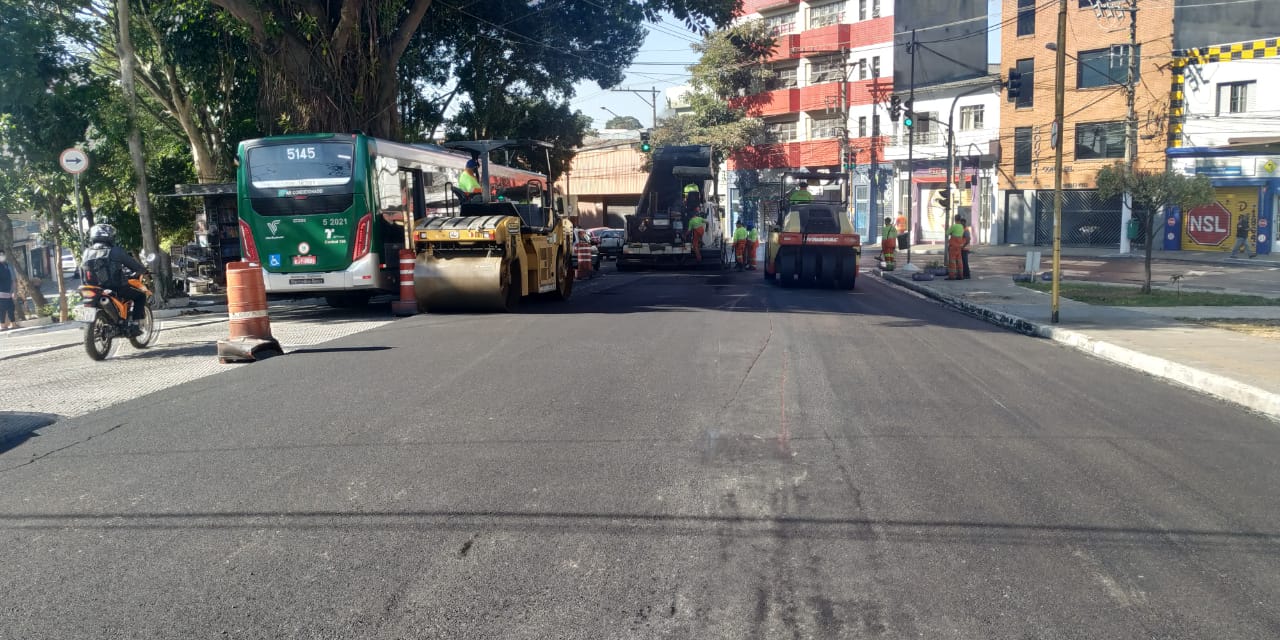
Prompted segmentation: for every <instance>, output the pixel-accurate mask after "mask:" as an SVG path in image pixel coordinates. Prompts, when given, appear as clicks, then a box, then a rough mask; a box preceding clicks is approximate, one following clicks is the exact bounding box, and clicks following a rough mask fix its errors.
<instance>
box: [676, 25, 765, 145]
mask: <svg viewBox="0 0 1280 640" xmlns="http://www.w3.org/2000/svg"><path fill="white" fill-rule="evenodd" d="M773 47H774V39H773V37H772V36H771V35H770V34H769V32H768V30H767V29H766V28H765V26H764V24H763V22H761V21H758V20H757V21H753V22H746V23H742V24H739V25H735V26H733V27H730V28H727V29H722V30H719V31H716V32H714V33H711V34H709V35H708V36H707V37H706V38H705V39H704V40H703V42H701V43H699V44H696V45H694V50H695V51H697V52H698V53H700V54H701V55H700V56H699V59H698V62H697V63H695V64H694V65H693V66H691V67H689V71H690V73H691V76H692V77H691V79H690V85H691V86H692V90H691V91H690V93H689V94H688V95H687V96H686V99H687V101H688V106H689V109H688V111H687V112H684V113H679V114H677V115H675V116H672V117H670V118H666V119H664V120H662V121H661V122H660V123H659V126H658V128H657V130H655V132H654V134H653V140H654V142H655V143H656V144H709V145H712V146H713V147H714V148H715V150H716V161H717V163H719V161H721V160H723V159H724V158H725V157H726V156H727V155H731V154H733V153H735V152H738V151H741V150H743V149H747V148H750V147H753V146H756V145H760V144H763V143H765V142H767V141H768V140H769V136H768V132H767V131H766V129H765V126H764V121H762V120H761V119H760V118H758V117H755V116H753V115H752V113H751V110H752V108H753V107H754V106H755V104H756V103H757V102H758V100H759V97H758V94H759V92H760V90H761V88H762V87H763V83H764V82H765V81H766V80H768V79H769V77H770V73H769V72H768V71H767V70H765V69H764V68H763V66H762V64H763V63H764V62H765V60H766V59H767V58H768V56H769V54H770V53H771V52H772V51H773Z"/></svg>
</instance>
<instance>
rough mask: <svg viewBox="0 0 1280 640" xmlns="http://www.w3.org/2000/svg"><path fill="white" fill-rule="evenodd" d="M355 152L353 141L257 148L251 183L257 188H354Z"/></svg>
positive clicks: (251, 160)
mask: <svg viewBox="0 0 1280 640" xmlns="http://www.w3.org/2000/svg"><path fill="white" fill-rule="evenodd" d="M352 149H353V147H352V144H351V143H350V142H299V143H294V144H278V145H269V146H265V147H255V148H253V149H250V150H249V159H248V162H249V182H250V183H251V184H252V185H253V186H254V188H256V189H274V188H280V187H334V186H338V185H350V184H351V167H352V164H351V158H352ZM326 191H329V190H326Z"/></svg>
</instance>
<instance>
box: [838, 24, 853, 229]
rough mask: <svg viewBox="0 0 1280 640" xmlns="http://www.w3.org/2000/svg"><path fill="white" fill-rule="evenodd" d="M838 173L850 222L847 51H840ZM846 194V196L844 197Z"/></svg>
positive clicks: (851, 191) (850, 191)
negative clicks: (840, 176)
mask: <svg viewBox="0 0 1280 640" xmlns="http://www.w3.org/2000/svg"><path fill="white" fill-rule="evenodd" d="M839 56H840V173H841V174H843V175H844V186H842V187H840V191H841V195H843V196H845V198H846V199H845V202H846V203H847V204H846V205H845V206H847V207H848V208H849V209H848V211H845V215H848V216H850V218H851V221H852V220H855V219H856V218H854V217H853V216H852V212H853V209H854V204H855V203H854V199H853V194H854V190H853V169H851V168H849V167H847V166H845V165H846V162H845V161H846V160H847V159H848V155H849V101H848V100H846V99H845V92H846V90H847V88H848V86H849V53H848V50H847V49H840V53H839ZM846 194H847V195H846Z"/></svg>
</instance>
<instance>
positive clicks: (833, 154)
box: [787, 138, 840, 167]
mask: <svg viewBox="0 0 1280 640" xmlns="http://www.w3.org/2000/svg"><path fill="white" fill-rule="evenodd" d="M787 146H788V147H791V150H790V153H788V154H787V155H788V157H794V164H792V165H790V166H793V167H826V166H833V165H838V164H840V141H838V140H836V139H835V138H830V139H827V140H809V141H806V142H792V143H789V144H787Z"/></svg>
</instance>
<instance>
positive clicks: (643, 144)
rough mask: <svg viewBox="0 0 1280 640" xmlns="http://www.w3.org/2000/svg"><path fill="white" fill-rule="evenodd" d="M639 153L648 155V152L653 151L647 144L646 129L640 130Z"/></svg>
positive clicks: (647, 134)
mask: <svg viewBox="0 0 1280 640" xmlns="http://www.w3.org/2000/svg"><path fill="white" fill-rule="evenodd" d="M640 151H641V152H643V153H649V152H650V151H653V145H651V144H649V130H648V129H641V130H640Z"/></svg>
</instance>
